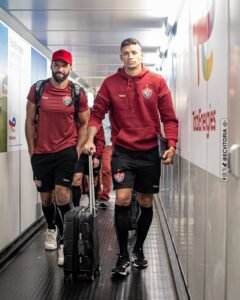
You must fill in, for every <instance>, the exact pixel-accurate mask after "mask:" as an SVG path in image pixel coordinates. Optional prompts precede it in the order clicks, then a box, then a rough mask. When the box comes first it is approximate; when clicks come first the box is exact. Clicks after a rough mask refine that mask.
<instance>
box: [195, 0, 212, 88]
mask: <svg viewBox="0 0 240 300" xmlns="http://www.w3.org/2000/svg"><path fill="white" fill-rule="evenodd" d="M214 16H215V0H212V5H211V8H210V10H209V12H208V13H207V15H206V16H205V17H203V18H201V19H199V20H197V21H196V22H195V23H194V24H193V44H194V46H196V47H197V81H198V85H199V84H200V51H201V61H202V72H203V78H204V79H205V80H206V81H208V80H209V78H210V76H211V74H212V69H213V51H212V50H211V53H210V55H209V56H208V57H206V53H205V48H204V44H205V43H206V42H207V41H208V40H209V38H210V36H211V34H212V30H213V23H214Z"/></svg>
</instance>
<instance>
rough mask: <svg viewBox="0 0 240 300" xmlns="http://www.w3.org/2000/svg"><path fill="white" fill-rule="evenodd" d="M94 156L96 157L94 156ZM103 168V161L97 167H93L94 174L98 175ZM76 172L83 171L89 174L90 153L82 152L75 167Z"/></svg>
mask: <svg viewBox="0 0 240 300" xmlns="http://www.w3.org/2000/svg"><path fill="white" fill-rule="evenodd" d="M93 158H94V157H93ZM100 169H101V163H100V164H99V166H98V167H97V168H94V169H93V176H94V177H97V176H98V174H99V172H100ZM74 173H83V174H85V175H89V163H88V155H87V154H81V155H80V157H79V160H78V163H77V166H76V169H75V172H74Z"/></svg>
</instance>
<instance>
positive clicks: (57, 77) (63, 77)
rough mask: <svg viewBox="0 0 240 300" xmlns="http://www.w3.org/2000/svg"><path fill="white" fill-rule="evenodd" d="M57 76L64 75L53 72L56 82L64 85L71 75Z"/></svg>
mask: <svg viewBox="0 0 240 300" xmlns="http://www.w3.org/2000/svg"><path fill="white" fill-rule="evenodd" d="M57 74H62V73H60V72H56V73H53V72H52V77H53V78H54V80H55V81H56V82H57V83H62V82H63V81H64V80H65V79H66V78H68V75H69V73H67V74H62V76H61V77H59V76H57Z"/></svg>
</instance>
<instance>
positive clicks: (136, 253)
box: [132, 248, 148, 268]
mask: <svg viewBox="0 0 240 300" xmlns="http://www.w3.org/2000/svg"><path fill="white" fill-rule="evenodd" d="M132 263H133V266H134V267H135V268H146V267H147V266H148V261H147V260H146V259H145V256H144V254H143V249H141V248H140V249H134V250H133V253H132Z"/></svg>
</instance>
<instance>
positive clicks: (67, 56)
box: [52, 49, 72, 65]
mask: <svg viewBox="0 0 240 300" xmlns="http://www.w3.org/2000/svg"><path fill="white" fill-rule="evenodd" d="M56 60H63V61H65V62H66V63H68V64H70V65H71V64H72V54H71V53H70V52H68V51H66V50H63V49H60V50H58V51H56V52H54V53H53V56H52V61H56Z"/></svg>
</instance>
